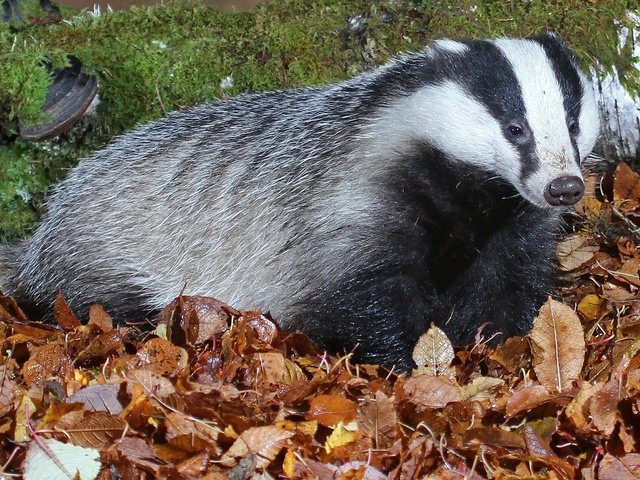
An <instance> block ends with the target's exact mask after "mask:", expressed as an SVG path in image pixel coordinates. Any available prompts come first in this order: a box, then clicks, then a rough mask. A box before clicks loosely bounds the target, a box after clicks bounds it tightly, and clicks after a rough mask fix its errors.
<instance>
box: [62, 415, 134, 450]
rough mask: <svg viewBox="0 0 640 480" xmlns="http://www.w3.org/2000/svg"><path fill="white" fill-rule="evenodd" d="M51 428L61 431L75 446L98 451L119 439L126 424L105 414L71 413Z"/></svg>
mask: <svg viewBox="0 0 640 480" xmlns="http://www.w3.org/2000/svg"><path fill="white" fill-rule="evenodd" d="M52 426H53V428H54V429H55V430H59V431H63V432H64V433H65V434H66V435H67V436H68V438H69V439H70V441H71V443H73V444H75V445H79V446H81V447H92V448H97V449H100V448H103V447H106V446H107V445H109V444H111V443H112V442H113V441H114V440H117V439H118V438H120V437H121V436H122V434H123V433H124V432H125V431H126V429H127V422H125V421H124V420H122V419H121V418H119V417H116V416H113V415H111V414H110V413H107V412H72V413H71V414H67V415H63V416H62V417H60V419H59V420H58V421H56V422H54V423H53V425H52Z"/></svg>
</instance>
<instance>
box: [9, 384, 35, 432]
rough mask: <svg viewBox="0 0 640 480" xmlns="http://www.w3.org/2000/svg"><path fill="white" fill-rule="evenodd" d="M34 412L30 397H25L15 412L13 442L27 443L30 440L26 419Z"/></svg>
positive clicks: (33, 404)
mask: <svg viewBox="0 0 640 480" xmlns="http://www.w3.org/2000/svg"><path fill="white" fill-rule="evenodd" d="M35 411H36V404H35V403H33V400H31V398H30V397H28V396H27V395H25V396H24V397H22V400H21V401H20V405H18V411H17V412H16V429H15V432H14V433H13V440H14V441H15V442H28V441H29V440H31V435H30V434H29V429H28V428H27V424H28V422H27V418H30V417H31V415H33V413H34V412H35Z"/></svg>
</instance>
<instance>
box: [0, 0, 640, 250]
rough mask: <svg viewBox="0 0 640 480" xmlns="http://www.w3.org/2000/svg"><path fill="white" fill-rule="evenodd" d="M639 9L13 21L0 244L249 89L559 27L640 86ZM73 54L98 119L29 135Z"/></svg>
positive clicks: (364, 7)
mask: <svg viewBox="0 0 640 480" xmlns="http://www.w3.org/2000/svg"><path fill="white" fill-rule="evenodd" d="M29 1H32V0H29ZM630 9H631V1H630V0H629V1H622V0H599V1H598V2H597V4H596V3H594V2H593V1H592V0H563V1H554V2H542V1H540V0H531V1H519V0H514V1H509V2H507V1H502V0H493V1H477V0H448V1H434V0H424V1H414V2H399V1H394V0H374V1H370V0H366V1H365V0H314V1H308V0H271V1H267V2H266V3H264V4H262V5H260V6H259V7H258V8H256V9H254V10H252V11H251V12H245V13H222V12H219V11H217V10H216V9H215V8H213V7H211V6H207V5H202V4H200V3H196V2H192V1H188V0H185V1H181V2H170V3H168V4H165V5H162V6H154V7H150V8H144V9H140V8H135V7H134V8H132V9H131V10H128V11H120V12H115V13H105V12H103V14H102V15H100V16H93V15H91V14H90V13H87V12H85V13H82V14H78V15H77V16H73V15H71V14H70V13H69V12H66V13H65V20H66V21H65V22H62V23H59V24H54V25H48V26H33V25H31V26H30V25H29V24H28V23H25V24H22V25H18V26H16V25H14V26H13V27H11V28H10V27H9V26H7V25H3V24H0V168H1V170H0V237H3V238H9V237H14V236H19V235H25V234H28V233H29V231H30V229H31V228H32V227H33V222H34V220H35V219H36V218H37V216H38V213H39V212H40V208H41V205H42V199H43V196H44V192H45V190H46V188H47V185H49V183H50V182H52V181H55V180H57V179H58V178H59V177H60V176H61V175H62V174H63V173H64V171H65V170H64V169H65V167H68V166H71V165H73V164H75V163H76V162H77V160H78V158H79V157H81V156H83V155H86V153H87V152H89V151H91V150H92V149H95V148H98V147H100V146H102V145H103V144H104V143H105V142H107V141H108V140H109V139H111V138H112V137H113V136H114V135H116V134H119V133H121V132H123V131H125V130H126V129H128V128H131V127H132V126H134V125H136V124H138V123H142V122H146V121H149V120H151V119H155V118H158V117H161V116H163V115H165V114H166V113H167V112H169V111H172V110H177V109H182V108H186V107H188V106H191V105H194V104H196V103H200V102H203V101H210V100H214V99H217V98H224V97H229V96H233V95H236V94H238V93H242V92H252V91H265V90H271V89H279V88H293V87H297V86H303V85H319V84H326V83H329V82H333V81H337V80H340V79H343V78H346V77H348V76H351V75H355V74H357V73H359V72H361V71H363V70H366V69H369V68H372V67H373V66H375V65H377V64H380V63H383V62H385V61H386V60H387V59H388V58H389V57H390V56H392V55H394V54H396V53H397V52H402V51H410V50H418V49H421V48H423V46H424V45H425V44H426V43H427V42H428V41H429V40H430V39H432V38H434V37H441V36H450V37H487V36H495V35H531V34H536V33H539V32H541V31H544V30H555V31H558V32H559V33H561V34H562V35H563V36H564V37H565V38H566V39H567V40H568V41H569V43H570V44H572V46H573V47H574V48H575V49H576V50H577V52H578V53H579V55H580V56H581V57H582V58H583V59H585V60H586V61H589V60H592V59H595V58H597V59H598V60H599V62H600V63H601V65H602V66H603V71H605V70H610V69H611V68H613V67H616V68H617V69H618V71H619V72H620V73H621V75H622V78H623V81H624V82H625V85H627V86H628V87H629V88H630V89H632V90H633V89H635V90H634V91H637V90H638V89H640V79H639V76H638V72H637V71H636V70H635V68H634V67H633V59H632V57H631V50H630V45H626V46H625V48H623V49H622V52H620V53H619V52H618V50H617V47H616V45H617V38H618V27H619V25H628V24H629V20H628V18H627V17H626V12H627V11H628V10H630ZM355 18H357V19H359V21H356V22H352V23H351V24H350V19H355ZM67 54H73V55H75V56H77V57H78V58H80V60H81V61H82V62H83V64H84V65H85V66H86V68H87V69H88V70H89V71H90V72H92V73H94V74H96V75H97V76H98V78H99V81H100V87H99V91H100V99H101V104H100V105H99V107H98V115H97V116H96V117H94V118H92V119H91V120H89V121H84V122H82V123H81V125H80V126H79V127H76V128H75V129H74V130H73V131H72V132H71V133H70V134H66V135H63V136H62V137H60V138H57V139H55V140H54V141H46V142H37V143H29V142H24V141H20V140H18V138H19V137H18V136H17V132H18V121H20V122H23V123H25V124H29V123H33V122H37V121H39V120H41V119H42V116H41V108H42V105H43V102H44V99H45V96H46V89H47V87H48V82H49V81H50V80H49V77H48V75H47V74H46V72H45V70H44V68H42V63H43V61H44V60H45V59H47V60H48V61H50V62H52V63H53V64H54V65H62V64H64V62H65V61H66V60H65V59H66V55H67ZM226 79H231V82H228V81H227V80H226ZM223 81H224V82H223Z"/></svg>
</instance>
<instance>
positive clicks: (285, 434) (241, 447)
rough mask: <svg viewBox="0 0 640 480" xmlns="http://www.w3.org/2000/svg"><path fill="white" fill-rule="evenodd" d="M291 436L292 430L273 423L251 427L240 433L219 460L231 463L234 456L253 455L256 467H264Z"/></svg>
mask: <svg viewBox="0 0 640 480" xmlns="http://www.w3.org/2000/svg"><path fill="white" fill-rule="evenodd" d="M292 436H293V432H289V431H287V430H284V429H282V428H278V427H276V426H273V425H267V426H264V427H251V428H250V429H248V430H245V431H244V432H242V433H241V434H240V437H239V438H238V439H236V441H235V442H233V445H231V447H230V448H229V450H227V453H225V454H224V455H223V456H222V458H221V461H222V462H223V463H224V464H226V465H233V464H234V463H235V462H234V461H233V459H234V458H243V457H246V456H247V455H255V458H256V468H266V467H268V466H269V464H270V463H271V462H272V461H273V460H274V459H275V458H276V456H277V455H278V454H279V453H280V451H281V450H282V448H283V447H284V445H285V443H284V442H285V440H287V439H288V438H291V437H292Z"/></svg>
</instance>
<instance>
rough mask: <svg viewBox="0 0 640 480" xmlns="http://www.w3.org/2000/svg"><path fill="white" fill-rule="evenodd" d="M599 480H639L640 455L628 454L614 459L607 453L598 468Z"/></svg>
mask: <svg viewBox="0 0 640 480" xmlns="http://www.w3.org/2000/svg"><path fill="white" fill-rule="evenodd" d="M598 478H599V479H600V480H637V479H640V454H639V453H628V454H626V455H622V456H620V457H615V456H613V455H611V454H610V453H607V454H606V455H605V456H604V457H603V458H602V460H601V461H600V465H599V466H598Z"/></svg>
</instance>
